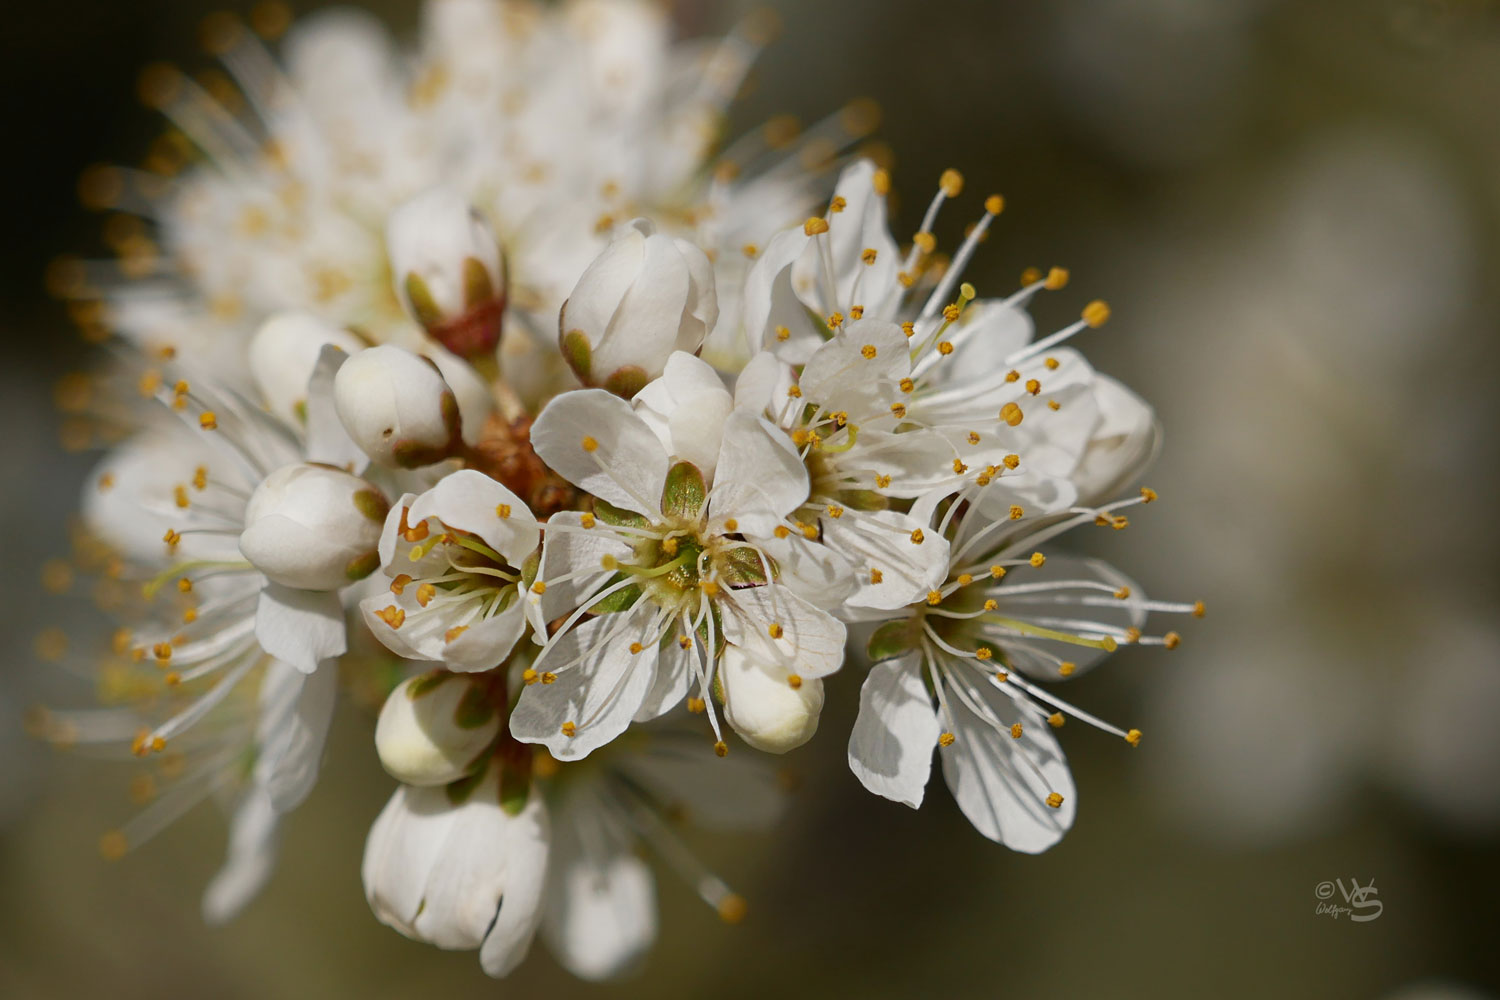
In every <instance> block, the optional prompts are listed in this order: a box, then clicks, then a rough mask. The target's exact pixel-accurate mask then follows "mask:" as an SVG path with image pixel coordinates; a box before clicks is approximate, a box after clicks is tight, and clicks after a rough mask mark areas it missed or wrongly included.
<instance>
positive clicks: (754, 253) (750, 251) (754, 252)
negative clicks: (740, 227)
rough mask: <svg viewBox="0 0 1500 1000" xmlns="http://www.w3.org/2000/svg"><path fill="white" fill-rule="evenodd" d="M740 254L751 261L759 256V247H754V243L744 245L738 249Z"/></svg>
mask: <svg viewBox="0 0 1500 1000" xmlns="http://www.w3.org/2000/svg"><path fill="white" fill-rule="evenodd" d="M740 253H742V254H744V255H745V256H746V257H749V258H750V259H751V260H754V259H755V258H756V257H758V256H760V247H758V246H756V245H755V244H754V243H746V244H745V245H744V246H742V247H740Z"/></svg>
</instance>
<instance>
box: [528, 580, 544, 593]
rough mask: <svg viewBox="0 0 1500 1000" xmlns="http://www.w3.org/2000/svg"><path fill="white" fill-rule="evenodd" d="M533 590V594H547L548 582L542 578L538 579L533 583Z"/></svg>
mask: <svg viewBox="0 0 1500 1000" xmlns="http://www.w3.org/2000/svg"><path fill="white" fill-rule="evenodd" d="M531 592H532V593H533V594H545V593H546V592H547V584H546V582H545V581H542V580H538V581H536V582H535V583H533V584H532V585H531Z"/></svg>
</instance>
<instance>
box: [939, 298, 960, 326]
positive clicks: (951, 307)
mask: <svg viewBox="0 0 1500 1000" xmlns="http://www.w3.org/2000/svg"><path fill="white" fill-rule="evenodd" d="M962 314H963V310H961V309H959V308H958V306H957V305H956V304H955V303H952V302H950V303H948V304H947V305H945V306H943V319H945V320H947V321H948V322H950V323H952V322H954V321H955V320H957V319H958V317H959V316H960V315H962Z"/></svg>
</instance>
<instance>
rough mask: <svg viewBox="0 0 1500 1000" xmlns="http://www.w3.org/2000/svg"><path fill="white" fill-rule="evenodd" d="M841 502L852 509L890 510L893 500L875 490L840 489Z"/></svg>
mask: <svg viewBox="0 0 1500 1000" xmlns="http://www.w3.org/2000/svg"><path fill="white" fill-rule="evenodd" d="M839 503H841V504H843V505H844V506H845V507H848V508H849V509H850V510H889V509H890V506H891V501H890V498H889V497H886V496H884V495H882V494H880V493H876V492H875V491H874V490H840V491H839Z"/></svg>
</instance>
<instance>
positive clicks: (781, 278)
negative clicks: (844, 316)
mask: <svg viewBox="0 0 1500 1000" xmlns="http://www.w3.org/2000/svg"><path fill="white" fill-rule="evenodd" d="M810 242H811V240H810V238H809V237H808V236H807V235H805V234H804V233H803V232H802V229H801V227H798V228H796V229H788V230H786V231H784V232H780V233H777V234H776V235H775V236H774V237H772V238H771V241H770V243H768V244H767V245H766V248H765V249H764V250H763V251H761V255H760V257H759V258H757V259H756V261H755V264H754V266H752V267H751V268H750V273H749V274H748V275H746V276H745V296H744V312H745V320H744V322H745V334H746V336H747V338H748V339H749V341H750V343H751V344H754V345H757V346H764V348H765V349H766V350H768V351H774V352H775V353H776V355H777V356H778V357H780V358H782V359H783V360H785V361H786V362H788V363H789V364H796V365H800V364H805V363H806V362H807V359H808V358H809V357H811V356H812V352H813V351H815V350H816V349H817V348H818V345H820V344H822V343H823V337H822V335H821V334H820V333H819V327H818V326H817V325H815V324H814V322H813V320H812V319H811V318H810V317H809V316H808V314H807V307H806V306H804V305H803V304H802V302H801V300H799V299H798V298H797V295H796V293H795V292H794V291H793V290H792V262H793V261H795V260H796V259H797V258H798V257H800V256H802V253H803V251H804V250H806V249H807V247H808V245H809V244H810ZM779 329H784V330H785V331H786V337H785V338H783V337H781V336H780V334H779Z"/></svg>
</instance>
